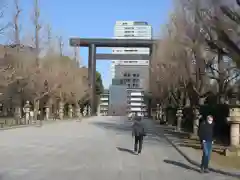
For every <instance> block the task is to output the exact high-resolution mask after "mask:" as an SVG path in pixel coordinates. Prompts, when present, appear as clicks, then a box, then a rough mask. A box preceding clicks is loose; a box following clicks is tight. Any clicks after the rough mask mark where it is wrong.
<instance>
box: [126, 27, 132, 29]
mask: <svg viewBox="0 0 240 180" xmlns="http://www.w3.org/2000/svg"><path fill="white" fill-rule="evenodd" d="M124 29H134V27H125V28H124Z"/></svg>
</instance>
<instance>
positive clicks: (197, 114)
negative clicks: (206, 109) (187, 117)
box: [193, 107, 202, 137]
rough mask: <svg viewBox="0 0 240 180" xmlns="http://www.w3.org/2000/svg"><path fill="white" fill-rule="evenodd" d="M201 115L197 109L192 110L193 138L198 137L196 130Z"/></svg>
mask: <svg viewBox="0 0 240 180" xmlns="http://www.w3.org/2000/svg"><path fill="white" fill-rule="evenodd" d="M201 117H202V115H201V114H200V110H199V108H198V107H196V108H195V109H194V120H193V136H195V137H196V136H198V128H199V123H200V119H201Z"/></svg>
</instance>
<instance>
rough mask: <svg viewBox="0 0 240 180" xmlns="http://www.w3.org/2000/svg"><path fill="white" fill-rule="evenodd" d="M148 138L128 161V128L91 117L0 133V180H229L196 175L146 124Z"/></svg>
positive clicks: (122, 123) (130, 143)
mask: <svg viewBox="0 0 240 180" xmlns="http://www.w3.org/2000/svg"><path fill="white" fill-rule="evenodd" d="M145 123H146V127H147V131H148V136H147V137H146V138H145V143H144V147H143V148H144V149H143V152H142V154H141V155H139V156H137V155H133V154H132V152H131V149H132V147H133V139H132V137H131V122H130V121H128V120H124V118H122V117H93V118H89V119H88V120H87V121H82V122H77V121H69V122H68V121H63V122H57V123H51V124H48V125H47V126H42V127H29V128H19V129H11V130H7V131H0V142H1V143H0V180H48V179H51V180H79V179H83V180H161V179H163V180H172V179H177V180H192V179H194V180H208V179H209V180H210V179H211V180H228V179H229V180H230V179H234V178H233V177H230V176H223V175H221V174H218V173H210V174H200V173H199V172H198V168H196V167H195V166H192V165H191V164H189V163H188V162H187V161H186V160H185V159H184V158H183V157H182V156H181V155H180V154H179V153H178V152H177V151H176V150H175V149H174V148H173V147H172V145H170V144H169V143H168V142H167V141H166V139H165V138H164V137H163V136H161V135H159V134H158V135H157V133H156V131H155V128H154V125H153V123H152V122H151V121H149V120H145Z"/></svg>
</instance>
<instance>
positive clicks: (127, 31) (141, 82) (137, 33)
mask: <svg viewBox="0 0 240 180" xmlns="http://www.w3.org/2000/svg"><path fill="white" fill-rule="evenodd" d="M114 38H115V39H152V27H151V26H150V25H149V24H148V23H147V22H139V21H117V22H116V24H115V27H114ZM112 53H113V54H149V53H150V49H149V48H126V47H125V48H124V47H116V48H113V49H112ZM148 66H149V60H112V65H111V74H112V78H113V79H117V80H119V82H120V85H125V86H127V87H128V89H127V92H128V99H127V104H128V110H127V111H128V113H130V112H144V114H146V112H147V108H146V105H145V104H144V91H146V90H147V89H148V80H149V73H148Z"/></svg>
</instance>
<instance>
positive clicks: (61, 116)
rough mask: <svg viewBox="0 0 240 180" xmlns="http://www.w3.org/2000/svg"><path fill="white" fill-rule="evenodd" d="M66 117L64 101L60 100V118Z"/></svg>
mask: <svg viewBox="0 0 240 180" xmlns="http://www.w3.org/2000/svg"><path fill="white" fill-rule="evenodd" d="M63 117H64V102H63V101H60V102H59V119H60V120H63Z"/></svg>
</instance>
